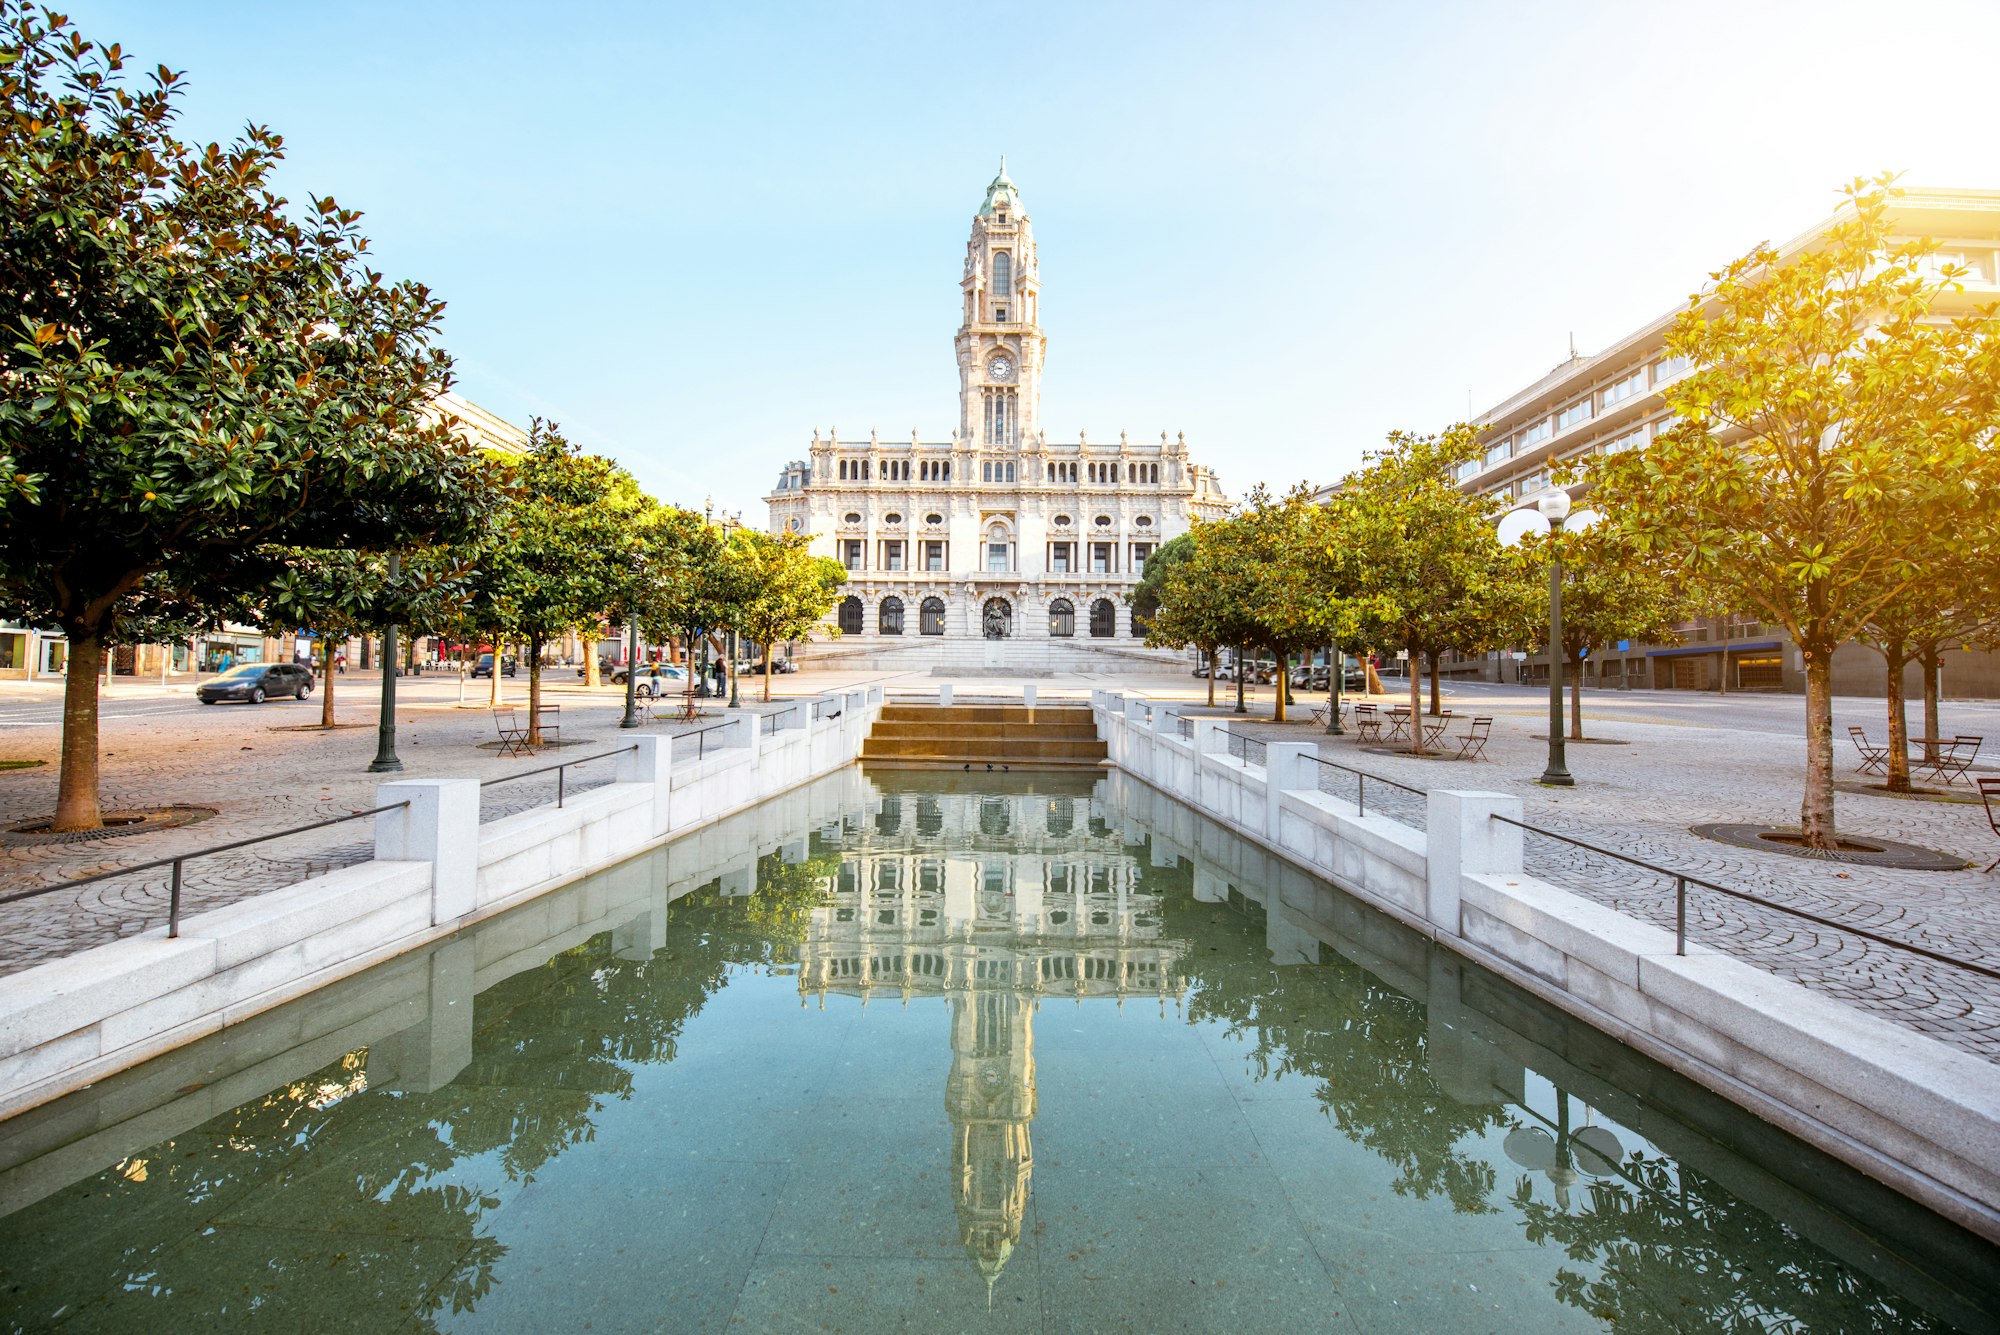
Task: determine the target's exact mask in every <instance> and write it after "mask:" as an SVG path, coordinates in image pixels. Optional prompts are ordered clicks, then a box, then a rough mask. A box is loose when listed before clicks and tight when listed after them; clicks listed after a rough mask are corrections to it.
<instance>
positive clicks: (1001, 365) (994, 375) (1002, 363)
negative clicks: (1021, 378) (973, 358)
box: [986, 357, 1014, 385]
mask: <svg viewBox="0 0 2000 1335" xmlns="http://www.w3.org/2000/svg"><path fill="white" fill-rule="evenodd" d="M986 377H987V379H989V380H992V381H995V382H997V383H999V384H1002V385H1004V384H1006V383H1007V382H1008V381H1010V380H1012V379H1013V378H1014V363H1013V362H1011V361H1009V360H1008V359H1007V358H1005V357H995V358H994V359H993V360H992V361H990V362H988V363H986Z"/></svg>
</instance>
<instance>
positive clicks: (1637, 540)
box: [1591, 177, 2000, 850]
mask: <svg viewBox="0 0 2000 1335" xmlns="http://www.w3.org/2000/svg"><path fill="white" fill-rule="evenodd" d="M1843 193H1844V194H1845V196H1846V203H1845V204H1844V205H1843V208H1842V211H1841V215H1840V217H1839V218H1838V219H1837V220H1836V222H1835V223H1834V224H1833V226H1832V227H1831V228H1829V229H1828V231H1827V232H1826V233H1825V235H1824V236H1823V237H1822V238H1821V239H1820V240H1819V241H1817V242H1816V243H1815V244H1814V245H1813V246H1812V247H1811V248H1809V249H1807V250H1804V251H1802V252H1799V253H1797V254H1786V255H1781V254H1779V253H1778V252H1776V251H1774V250H1772V249H1770V248H1768V247H1762V248H1759V249H1757V250H1755V251H1752V252H1751V253H1750V254H1748V255H1745V256H1743V257H1742V258H1741V259H1738V260H1736V261H1735V262H1733V263H1731V264H1730V265H1728V266H1727V267H1725V268H1723V269H1722V270H1720V271H1719V272H1717V273H1716V274H1715V275H1714V283H1713V285H1712V287H1711V289H1710V290H1709V291H1707V292H1706V293H1705V294H1702V295H1698V296H1696V297H1695V298H1693V299H1692V300H1691V302H1690V304H1689V306H1688V309H1687V310H1685V311H1683V312H1682V313H1681V314H1680V315H1679V316H1678V317H1676V318H1675V320H1674V323H1673V325H1672V326H1671V327H1670V328H1669V330H1668V332H1667V338H1666V344H1667V349H1668V351H1669V352H1671V353H1673V354H1675V355H1677V356H1682V357H1686V358H1687V359H1689V361H1690V362H1691V363H1692V364H1693V367H1694V369H1693V370H1692V371H1690V372H1689V373H1688V374H1687V375H1685V376H1683V377H1681V378H1680V379H1679V380H1678V381H1676V382H1675V383H1674V384H1672V385H1671V386H1669V387H1668V388H1667V389H1665V390H1664V391H1663V397H1664V398H1665V399H1666V401H1667V404H1668V406H1670V407H1672V408H1673V409H1674V410H1675V411H1676V412H1677V413H1678V414H1679V417H1680V424H1679V425H1678V426H1677V427H1676V428H1675V429H1674V430H1672V431H1669V432H1667V433H1665V434H1664V435H1662V436H1661V437H1659V438H1658V439H1656V440H1655V441H1654V442H1653V443H1652V444H1651V445H1650V446H1648V447H1647V448H1646V449H1643V450H1635V451H1631V452H1628V453H1623V454H1616V455H1611V456H1609V457H1607V458H1604V459H1601V460H1599V461H1597V462H1596V463H1595V465H1594V466H1593V468H1592V470H1591V478H1592V481H1593V483H1594V487H1595V491H1594V493H1593V496H1592V499H1593V502H1594V503H1596V504H1598V505H1600V506H1601V507H1602V508H1603V509H1604V510H1605V511H1606V513H1607V514H1608V515H1609V516H1610V522H1611V523H1612V524H1613V525H1615V526H1616V527H1617V528H1618V530H1619V531H1620V532H1621V534H1622V535H1623V537H1624V539H1625V540H1626V541H1628V542H1629V543H1630V544H1631V545H1632V546H1633V547H1634V548H1635V549H1637V550H1638V551H1640V552H1642V553H1646V552H1654V551H1658V552H1666V553H1671V554H1674V555H1676V556H1677V557H1678V558H1679V559H1681V560H1683V561H1685V563H1686V564H1687V565H1688V567H1689V568H1690V570H1691V571H1692V573H1693V574H1694V575H1695V577H1697V578H1698V579H1700V580H1701V581H1702V583H1703V584H1704V585H1705V586H1707V587H1709V588H1712V589H1715V590H1717V591H1719V592H1720V593H1721V594H1722V595H1724V596H1725V597H1726V598H1727V600H1728V602H1729V604H1730V605H1731V606H1732V607H1735V608H1738V609H1741V610H1744V611H1755V612H1756V613H1757V614H1758V616H1759V617H1760V618H1761V619H1762V620H1763V621H1765V622H1766V623H1768V624H1771V625H1775V626H1780V627H1783V629H1784V630H1785V632H1786V633H1787V634H1788V635H1790V636H1791V637H1792V639H1793V640H1794V641H1795V642H1796V643H1797V645H1798V647H1799V654H1800V657H1801V658H1802V659H1803V660H1804V665H1805V676H1806V698H1805V711H1806V773H1805V785H1804V794H1803V796H1802V798H1801V800H1800V803H1799V823H1800V827H1801V834H1802V837H1803V840H1804V842H1805V843H1806V844H1807V845H1808V846H1809V847H1812V848H1817V849H1824V850H1833V849H1835V848H1837V847H1838V841H1837V835H1836V833H1835V828H1834V809H1833V709H1832V704H1833V690H1832V687H1833V676H1832V667H1833V654H1834V650H1835V649H1837V648H1839V646H1840V645H1841V644H1843V643H1845V642H1847V641H1849V640H1853V639H1856V638H1859V637H1861V636H1863V635H1864V634H1866V632H1867V629H1868V627H1869V626H1870V624H1871V623H1872V622H1874V621H1875V620H1876V618H1877V617H1878V616H1880V615H1881V614H1882V613H1883V612H1884V610H1885V609H1887V608H1888V607H1890V606H1891V604H1893V603H1895V602H1896V601H1897V600H1898V599H1902V598H1905V597H1906V596H1912V595H1914V596H1915V597H1917V598H1918V599H1920V600H1921V599H1922V598H1923V597H1924V595H1925V589H1926V585H1927V584H1928V583H1929V581H1930V580H1931V578H1932V575H1933V572H1934V571H1936V570H1938V569H1940V568H1941V567H1944V566H1952V567H1956V566H1959V565H1968V566H1974V567H1982V568H1983V569H1985V570H1986V571H1989V572H1990V571H1991V569H1992V568H1993V567H1992V554H1993V553H1994V552H1995V550H1996V543H1995V539H1994V534H1995V527H1996V516H1995V510H1996V507H2000V451H1996V450H1995V449H1994V448H1993V445H1992V439H1993V433H1994V432H1995V430H1996V429H2000V332H1996V321H1995V317H1994V315H1993V314H1992V312H1991V311H1985V312H1979V313H1974V314H1970V315H1964V316H1960V317H1957V318H1951V319H1947V318H1943V317H1942V316H1941V314H1940V311H1939V298H1940V297H1941V296H1942V295H1944V294H1945V293H1946V292H1947V291H1948V290H1950V289H1951V288H1953V287H1954V286H1955V285H1956V284H1957V282H1958V279H1959V277H1960V276H1961V274H1962V270H1959V269H1957V268H1956V267H1954V266H1952V265H1948V264H1947V265H1940V264H1937V263H1934V254H1933V253H1934V250H1935V247H1934V245H1933V244H1932V243H1930V242H1927V241H1921V240H1919V241H1898V240H1896V239H1894V237H1893V235H1892V223H1891V217H1890V207H1891V204H1892V201H1893V200H1894V199H1895V198H1896V196H1897V194H1898V193H1899V192H1898V191H1897V190H1896V189H1895V187H1894V186H1893V184H1892V183H1891V179H1890V178H1887V177H1883V178H1879V179H1877V180H1874V181H1856V182H1854V183H1852V184H1851V185H1849V186H1848V187H1847V188H1846V190H1845V191H1844V192H1843ZM1932 595H1933V596H1936V597H1940V598H1949V596H1950V595H1949V594H1948V593H1945V592H1944V591H1942V590H1933V591H1932Z"/></svg>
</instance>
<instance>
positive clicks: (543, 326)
mask: <svg viewBox="0 0 2000 1335" xmlns="http://www.w3.org/2000/svg"><path fill="white" fill-rule="evenodd" d="M65 8H66V9H67V10H68V12H69V13H70V14H71V16H72V17H73V18H75V19H76V20H77V21H78V22H79V24H80V25H81V26H82V27H83V29H84V31H85V34H86V35H87V36H90V37H93V38H101V39H104V40H117V41H122V42H123V43H125V46H126V49H127V51H128V52H129V53H130V54H131V55H132V56H133V57H135V58H136V59H137V60H138V62H140V65H141V67H142V68H150V67H151V65H152V64H154V63H165V64H168V65H171V66H173V67H175V68H177V69H184V70H186V71H187V72H188V74H189V77H190V80H191V84H192V91H191V93H190V96H189V97H188V99H187V104H186V107H187V110H186V120H185V122H184V124H185V128H186V130H187V132H188V133H189V134H190V135H194V136H199V137H201V138H204V139H207V138H216V137H226V136H228V135H230V134H232V133H233V132H234V131H235V129H236V128H237V127H239V126H240V125H241V124H242V123H244V122H245V121H247V120H257V121H261V122H264V123H266V124H269V125H271V126H272V127H274V128H275V129H277V130H278V131H280V132H281V133H282V134H284V136H285V137H286V140H287V144H288V147H289V150H290V161H289V163H288V166H287V168H286V172H285V175H284V177H283V178H282V180H283V184H284V185H285V187H286V189H287V190H288V191H289V192H290V193H291V194H293V195H294V196H295V197H299V196H303V195H304V194H305V193H307V192H308V191H311V192H319V193H332V194H333V195H335V196H336V197H337V198H339V199H340V200H341V201H342V202H343V203H344V204H347V205H349V206H351V207H357V208H360V209H362V210H363V211H365V213H366V214H367V225H368V230H369V233H370V235H371V236H372V237H373V238H374V241H375V250H376V254H377V257H378V260H379V262H380V264H381V266H382V267H383V268H385V269H386V270H387V271H388V272H389V273H390V274H392V275H395V276H398V277H414V278H418V279H421V280H422V281H424V282H426V283H428V284H430V285H431V287H432V288H434V289H435V290H436V291H437V292H438V293H439V294H440V295H442V296H443V297H444V298H446V299H447V300H448V301H449V302H450V310H449V314H448V317H447V323H446V331H445V332H446V342H447V345H448V346H449V347H450V348H451V350H452V351H453V352H454V353H455V354H456V356H457V358H458V366H459V375H460V386H459V388H460V389H461V391H462V392H463V393H465V394H466V395H467V396H468V397H470V398H472V399H474V400H476V401H478V402H480V403H482V404H484V405H486V406H488V407H490V408H492V409H494V410H495V411H498V412H500V413H501V414H503V415H505V416H508V417H510V418H513V419H515V420H518V421H523V422H525V420H526V419H527V417H528V416H529V415H530V414H534V413H539V414H542V415H544V416H547V417H553V418H555V419H557V420H558V421H560V422H561V423H562V425H563V427H564V428H565V429H566V430H567V431H568V432H569V434H570V435H571V436H572V437H573V438H575V439H578V440H580V441H581V442H583V443H584V444H586V445H587V446H588V447H590V448H592V449H594V450H597V451H599V452H602V453H606V454H610V455H612V456H614V457H616V458H618V459H619V460H621V461H622V462H624V463H625V464H626V465H627V466H628V467H630V468H631V469H632V470H633V471H634V472H636V473H637V474H638V475H639V477H640V479H641V481H642V482H644V483H645V484H646V485H647V486H648V488H649V489H651V490H652V491H654V492H655V494H657V495H660V496H661V497H663V498H665V499H669V500H675V501H679V502H682V503H687V504H692V505H697V506H698V505H700V504H701V503H702V502H703V499H704V498H705V497H707V496H710V495H713V496H714V497H715V499H716V502H717V504H718V505H722V506H725V507H727V508H731V509H735V508H741V509H743V510H744V511H745V513H746V518H754V519H757V520H761V519H762V518H763V506H762V504H761V502H760V500H759V498H760V497H761V496H762V495H763V494H764V492H765V491H766V490H767V489H768V488H769V487H770V485H771V484H772V482H773V481H774V480H775V479H776V476H777V473H778V470H779V467H780V466H781V465H782V464H783V463H784V461H785V460H787V459H790V458H795V457H798V456H800V455H802V454H803V453H804V452H805V445H806V442H807V440H808V439H809V437H810V435H811V432H812V429H813V427H814V426H816V425H817V426H819V427H822V428H824V427H826V426H828V425H831V424H836V423H837V424H838V425H839V427H840V429H841V433H842V435H844V436H845V435H849V434H865V433H866V431H867V430H868V428H870V427H871V426H873V427H876V428H879V429H880V430H881V431H882V433H883V434H884V435H885V436H898V435H904V436H906V435H907V434H908V433H909V431H910V430H911V429H912V428H917V429H919V430H921V431H922V432H923V434H924V435H925V437H926V438H939V437H942V436H943V435H945V433H947V432H948V431H949V430H950V429H951V428H952V426H953V425H954V424H955V421H956V417H955V412H956V408H955V394H956V373H955V371H954V369H953V362H952V351H951V334H952V331H953V329H954V328H955V327H956V325H957V322H958V316H959V304H958V302H959V299H958V277H959V272H960V264H961V261H962V255H963V250H964V244H965V234H966V229H967V227H968V225H969V223H970V220H971V216H972V213H973V211H974V209H975V208H976V207H977V205H978V202H979V199H980V195H981V191H982V190H983V188H984V186H985V184H986V182H987V181H988V180H989V179H990V178H991V177H992V175H993V172H994V168H995V166H996V164H997V161H998V159H999V156H1000V155H1001V154H1002V153H1005V154H1006V155H1007V158H1008V165H1009V169H1010V174H1011V175H1012V176H1013V178H1014V179H1015V181H1016V182H1017V183H1018V184H1019V186H1020V189H1021V194H1022V199H1023V202H1024V203H1025V205H1026V207H1027V209H1028V212H1029V213H1030V215H1031V216H1032V217H1033V218H1034V221H1035V228H1036V239H1037V241H1038V243H1039V245H1040V250H1041V260H1042V286H1043V323H1044V327H1045V328H1046V329H1047V330H1048V333H1049V365H1048V373H1047V378H1046V388H1045V393H1044V401H1043V408H1044V419H1045V422H1046V425H1047V427H1048V430H1049V433H1050V435H1051V436H1058V435H1063V436H1070V437H1072V438H1073V437H1074V434H1075V432H1076V431H1077V430H1078V429H1079V428H1081V429H1084V430H1087V431H1088V432H1089V433H1090V434H1091V435H1092V436H1093V437H1098V438H1103V437H1108V436H1112V435H1115V434H1116V433H1117V432H1118V431H1120V430H1121V429H1122V430H1129V431H1131V432H1132V433H1133V434H1134V435H1135V436H1139V435H1147V436H1157V435H1158V433H1159V432H1160V431H1162V430H1170V431H1185V432H1186V433H1187V436H1188V440H1189V443H1190V446H1191V448H1192V449H1193V450H1194V452H1195V457H1196V458H1197V459H1198V460H1201V461H1203V462H1207V463H1210V464H1212V465H1213V466H1215V467H1216V468H1218V469H1219V470H1220V471H1221V473H1222V475H1223V481H1224V484H1225V485H1226V486H1227V487H1228V488H1229V489H1230V491H1231V492H1232V493H1240V492H1241V491H1242V490H1244V489H1246V488H1247V487H1248V486H1249V484H1251V483H1252V482H1255V481H1260V480H1261V481H1266V482H1269V483H1272V484H1274V485H1284V484H1287V483H1290V482H1293V481H1297V480H1301V479H1311V480H1313V481H1321V480H1326V479H1328V478H1331V477H1333V476H1336V475H1338V474H1340V473H1342V472H1344V471H1346V469H1347V468H1349V467H1350V466H1352V464H1353V463H1354V462H1356V461H1357V460H1358V458H1359V457H1360V454H1361V452H1362V451H1363V450H1365V449H1368V448H1370V447H1372V446H1373V445H1374V444H1376V443H1377V442H1379V441H1380V439H1381V437H1382V435H1383V433H1384V432H1386V431H1387V430H1389V429H1390V428H1392V427H1398V426H1401V427H1409V428H1413V429H1420V430H1434V429H1437V428H1439V427H1441V426H1443V425H1446V424H1447V423H1449V422H1451V421H1454V420H1458V419H1460V418H1463V417H1464V416H1465V415H1466V412H1467V403H1468V400H1469V401H1470V402H1471V403H1472V405H1473V407H1474V408H1475V409H1483V408H1485V407H1487V406H1489V405H1490V404H1491V403H1493V402H1494V401H1496V400H1497V399H1499V398H1500V397H1501V396H1503V395H1505V394H1507V393H1509V392H1511V391H1512V390H1514V389H1516V388H1518V387H1520V386H1522V385H1524V384H1525V383H1527V382H1528V381H1530V380H1533V379H1534V378H1536V377H1537V376H1539V375H1541V374H1542V373H1543V372H1545V371H1547V370H1548V369H1549V368H1550V367H1551V366H1553V365H1554V364H1555V363H1556V362H1558V361H1560V360H1561V359H1562V358H1563V356H1564V355H1565V354H1566V352H1567V348H1568V340H1569V337H1570V333H1571V332H1572V331H1574V333H1575V336H1576V339H1577V342H1578V344H1579V345H1580V346H1581V348H1582V349H1583V350H1584V351H1585V352H1590V351H1593V350H1595V349H1596V348H1598V347H1601V346H1602V345H1604V344H1605V343H1607V342H1609V341H1611V340H1613V339H1615V338H1617V337H1619V336H1621V335H1622V334H1625V333H1627V332H1629V331H1630V330H1632V329H1633V328H1635V327H1637V326H1638V325H1639V324H1641V323H1643V322H1644V321H1646V320H1648V319H1650V318H1651V317H1653V316H1654V315H1657V314H1659V313H1661V312H1663V311H1665V310H1666V309H1668V308H1669V307H1671V306H1673V305H1675V304H1677V303H1678V302H1680V301H1681V300H1682V299H1683V298H1684V297H1685V296H1686V294H1687V293H1689V292H1691V291H1692V290H1693V289H1694V288H1695V287H1696V286H1697V285H1698V284H1699V283H1700V282H1701V281H1702V278H1703V276H1704V275H1705V273H1706V272H1707V271H1708V270H1709V269H1711V268H1714V267H1716V266H1718V265H1719V264H1721V263H1722V262H1724V261H1726V260H1727V259H1729V258H1730V257H1731V256H1733V255H1735V254H1737V253H1740V252H1741V251H1742V250H1744V249H1746V248H1748V247H1749V246H1750V245H1752V244H1753V243H1755V242H1757V241H1759V240H1760V239H1764V238H1772V239H1783V238H1785V237H1789V236H1791V235H1793V234H1795V233H1797V232H1799V231H1802V230H1804V229H1805V228H1806V227H1807V226H1809V225H1811V224H1812V223H1813V222H1815V221H1816V220H1817V219H1818V218H1820V217H1821V216H1823V215H1824V214H1825V213H1827V212H1828V211H1829V210H1830V209H1831V207H1832V205H1833V203H1834V196H1833V190H1834V188H1835V187H1836V186H1837V185H1838V184H1839V183H1840V182H1842V181H1844V180H1846V179H1847V178H1849V177H1852V176H1854V175H1858V174H1865V173H1873V172H1876V171H1880V170H1903V171H1906V172H1907V173H1908V176H1907V177H1906V179H1907V180H1908V181H1910V182H1911V183H1920V184H1933V185H1974V186H2000V148H1996V142H2000V141H1996V140H1995V138H1994V122H1993V117H1992V102H1991V88H1990V81H1989V80H1988V79H1987V78H1986V75H1987V73H1988V71H1989V70H1990V66H1991V56H1992V53H1993V52H1994V51H1996V50H2000V4H1994V3H1992V0H1979V2H1977V3H1970V2H1968V3H1957V2H1954V0H1901V2H1900V3H1898V4H1896V5H1894V6H1888V5H1883V4H1880V3H1877V2H1876V0H1812V2H1809V3H1779V2H1774V0H1732V2H1731V3H1724V4H1716V3H1706V2H1705V0H1686V2H1684V0H1674V2H1673V3H1666V2H1665V0H1650V2H1649V3H1643V4H1642V3H1625V2H1623V0H1619V2H1616V3H1603V2H1602V0H1598V2H1597V3H1535V2H1534V0H1508V2H1507V3H1500V2H1499V0H1494V2H1493V3H1487V4H1445V3H1438V4H1424V3H1416V2H1414V0H1413V2H1412V3H1408V4H1382V3H1369V4H1334V3H1322V4H1300V5H1289V4H1266V5H1255V4H1252V5H1232V6H1225V5H1215V4H1201V5H1182V4H1173V3H1151V4H1089V3H1058V4H1039V3H1016V4H1010V5H1007V6H985V7H975V6H969V5H959V4H915V3H910V4H902V5H890V4H879V5H868V4H786V5H780V4H760V3H751V2H748V0H728V2H724V3H708V4H703V5H687V4H634V5H618V4H598V5H551V4H547V3H541V4H533V5H530V4H520V3H502V2H501V0H485V2H484V3H443V2H438V3H424V2H423V0H396V2H392V3H345V4H339V5H327V4H305V3H292V2H291V0H285V2H283V3H273V2H272V0H255V2H252V0H243V2H242V3H225V2H223V0H73V3H71V4H69V5H67V6H65Z"/></svg>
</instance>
